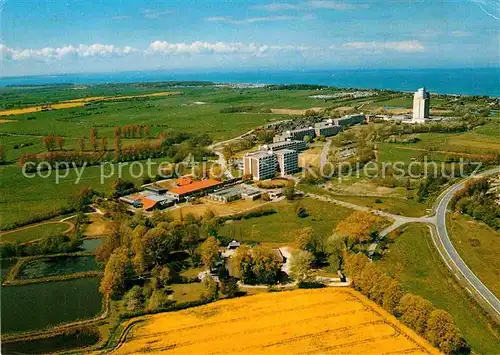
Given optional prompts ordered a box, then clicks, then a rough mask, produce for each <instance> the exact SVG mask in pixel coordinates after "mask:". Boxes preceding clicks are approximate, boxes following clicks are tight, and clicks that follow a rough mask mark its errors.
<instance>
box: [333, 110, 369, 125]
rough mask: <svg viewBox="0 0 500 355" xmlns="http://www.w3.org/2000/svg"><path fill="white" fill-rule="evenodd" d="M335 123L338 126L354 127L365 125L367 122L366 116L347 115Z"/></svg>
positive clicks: (360, 114)
mask: <svg viewBox="0 0 500 355" xmlns="http://www.w3.org/2000/svg"><path fill="white" fill-rule="evenodd" d="M333 121H334V122H335V124H336V125H337V126H343V127H346V126H352V125H355V124H360V123H363V122H364V121H365V115H364V114H362V113H356V114H354V115H346V116H344V117H341V118H335V119H334V120H333Z"/></svg>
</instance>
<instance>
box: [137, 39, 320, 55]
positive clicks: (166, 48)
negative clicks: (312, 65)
mask: <svg viewBox="0 0 500 355" xmlns="http://www.w3.org/2000/svg"><path fill="white" fill-rule="evenodd" d="M309 48H310V47H307V46H290V45H288V46H287V45H263V44H256V43H248V44H244V43H241V42H232V43H226V42H214V43H210V42H201V41H196V42H192V43H183V42H181V43H170V42H167V41H154V42H152V43H151V44H150V45H149V48H148V50H147V51H146V52H147V53H150V54H155V53H157V54H172V55H174V54H248V55H257V56H258V55H264V54H266V53H268V52H269V51H305V50H307V49H309Z"/></svg>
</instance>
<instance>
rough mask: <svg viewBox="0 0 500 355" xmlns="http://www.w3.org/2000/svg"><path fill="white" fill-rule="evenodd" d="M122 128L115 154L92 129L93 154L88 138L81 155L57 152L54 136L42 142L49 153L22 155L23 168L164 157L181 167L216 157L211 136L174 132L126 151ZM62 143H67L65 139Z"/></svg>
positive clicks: (81, 144) (32, 169)
mask: <svg viewBox="0 0 500 355" xmlns="http://www.w3.org/2000/svg"><path fill="white" fill-rule="evenodd" d="M130 127H132V126H130ZM122 128H123V127H122ZM122 128H120V133H119V134H117V135H115V136H114V142H113V151H109V150H108V140H107V137H101V138H99V136H98V131H97V129H96V128H95V127H92V128H91V130H90V132H89V139H88V140H89V143H90V146H91V150H92V151H90V152H89V151H85V149H86V144H87V142H86V139H85V137H79V138H78V140H77V146H78V151H77V150H74V151H64V150H63V147H62V145H61V146H60V150H59V151H54V147H55V145H56V142H58V138H61V137H57V136H52V135H51V136H47V137H43V138H42V140H43V141H44V142H45V143H44V144H46V147H47V150H48V152H46V153H42V154H26V153H25V154H22V155H21V157H20V158H19V165H20V166H21V167H24V166H26V168H25V169H26V171H27V172H30V173H31V172H35V171H37V170H40V169H48V166H50V167H52V168H55V167H56V166H57V164H59V167H61V164H62V163H67V164H70V165H72V166H71V167H73V166H77V167H80V166H83V165H87V166H90V165H98V164H101V163H103V162H108V161H114V162H124V161H135V160H143V159H148V158H151V159H154V158H160V157H169V158H171V159H172V160H173V161H174V162H176V163H178V162H181V161H182V160H184V159H185V158H186V157H187V156H189V155H190V154H191V155H192V156H193V158H194V159H195V160H197V161H203V160H204V158H206V157H209V156H211V155H212V154H213V153H211V152H210V151H208V150H207V149H206V146H208V145H210V144H211V143H212V139H211V138H210V136H208V135H207V134H199V135H195V136H191V135H189V134H186V133H182V132H171V131H166V132H163V133H161V134H160V135H159V137H158V140H155V141H152V142H143V143H137V144H133V145H128V146H126V147H124V146H123V144H122V139H121V135H122V131H121V129H122ZM115 133H118V132H115ZM62 142H63V143H64V139H63V140H62ZM42 163H43V164H42ZM47 163H48V165H47Z"/></svg>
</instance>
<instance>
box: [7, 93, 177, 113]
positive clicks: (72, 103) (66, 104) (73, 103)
mask: <svg viewBox="0 0 500 355" xmlns="http://www.w3.org/2000/svg"><path fill="white" fill-rule="evenodd" d="M180 93H181V92H180V91H165V92H157V93H153V94H145V95H129V96H93V97H85V98H81V99H73V100H66V101H63V102H62V103H58V104H50V105H46V106H42V105H39V106H30V107H25V108H19V109H11V110H4V111H0V116H10V115H22V114H24V113H33V112H41V111H43V109H46V110H59V109H63V108H71V107H81V106H84V105H85V103H87V102H92V101H108V100H120V99H133V98H138V97H154V96H170V95H179V94H180Z"/></svg>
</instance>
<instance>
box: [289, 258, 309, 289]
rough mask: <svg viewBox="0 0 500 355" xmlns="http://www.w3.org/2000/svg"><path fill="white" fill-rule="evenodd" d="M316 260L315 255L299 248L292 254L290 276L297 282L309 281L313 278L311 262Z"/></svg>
mask: <svg viewBox="0 0 500 355" xmlns="http://www.w3.org/2000/svg"><path fill="white" fill-rule="evenodd" d="M313 261H314V257H313V255H312V254H311V253H310V252H308V251H305V250H297V251H295V252H294V253H293V254H292V263H291V265H290V276H292V277H293V278H294V279H295V280H296V281H297V282H299V283H303V282H308V281H310V280H311V278H312V269H311V264H312V262H313Z"/></svg>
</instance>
